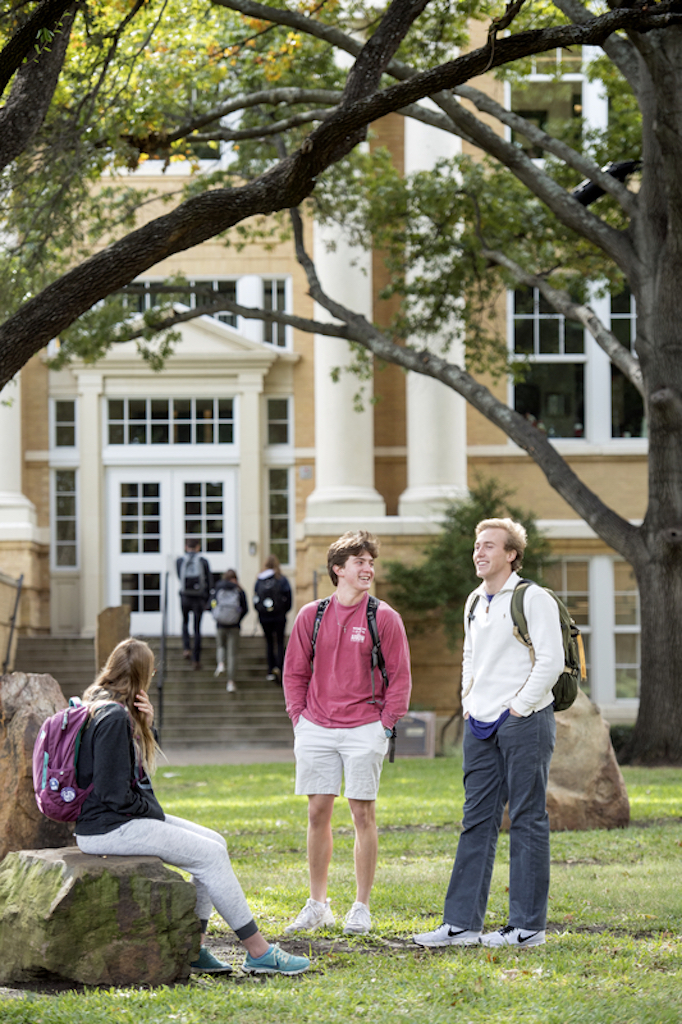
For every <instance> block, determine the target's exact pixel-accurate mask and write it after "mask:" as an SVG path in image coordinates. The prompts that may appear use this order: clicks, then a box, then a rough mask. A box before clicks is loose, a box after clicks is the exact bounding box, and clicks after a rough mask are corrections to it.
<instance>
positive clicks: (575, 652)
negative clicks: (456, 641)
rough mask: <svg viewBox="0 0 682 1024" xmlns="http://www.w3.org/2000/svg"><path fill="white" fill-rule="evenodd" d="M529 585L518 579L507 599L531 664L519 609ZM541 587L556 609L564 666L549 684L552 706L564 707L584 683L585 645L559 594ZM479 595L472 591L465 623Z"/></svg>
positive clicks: (529, 642) (527, 636)
mask: <svg viewBox="0 0 682 1024" xmlns="http://www.w3.org/2000/svg"><path fill="white" fill-rule="evenodd" d="M530 586H533V581H532V580H520V581H519V582H518V583H517V584H516V586H515V587H514V592H513V594H512V599H511V617H512V622H513V623H514V636H515V637H516V639H517V640H520V641H521V643H522V644H524V645H525V646H526V647H528V649H529V650H530V657H531V662H532V663H533V664H534V663H535V655H534V652H533V642H532V640H531V638H530V633H529V632H528V622H527V620H526V615H525V612H524V610H523V596H524V594H525V593H526V591H527V590H528V587H530ZM535 586H540V584H539V583H536V584H535ZM542 589H543V590H545V591H546V592H547V593H548V594H551V595H552V597H553V598H554V600H555V601H556V603H557V607H558V609H559V622H560V624H561V639H562V642H563V645H564V670H563V672H562V673H561V675H560V676H559V678H558V679H557V681H556V683H555V684H554V686H553V687H552V693H553V695H554V710H555V711H566V709H567V708H570V706H571V705H572V704H573V702H574V701H575V699H576V697H577V696H578V690H579V689H580V686H581V684H582V685H583V686H584V683H585V681H586V679H587V671H586V668H585V648H584V646H583V638H582V637H581V635H580V630H579V629H578V627H577V626H576V624H575V622H574V621H573V619H572V618H571V613H570V612H569V610H568V608H567V607H566V605H565V604H564V602H563V601H562V600H561V598H559V597H557V595H556V594H555V593H554V591H553V590H550V588H549V587H543V588H542ZM480 596H481V595H480V594H476V595H475V596H474V599H473V601H472V602H471V607H470V608H469V614H468V615H467V622H468V623H471V620H472V619H473V617H474V612H475V610H476V605H477V604H478V599H479V597H480Z"/></svg>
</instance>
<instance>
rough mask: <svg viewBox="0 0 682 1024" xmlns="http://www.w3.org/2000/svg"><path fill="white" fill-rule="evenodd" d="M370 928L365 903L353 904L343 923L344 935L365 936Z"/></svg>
mask: <svg viewBox="0 0 682 1024" xmlns="http://www.w3.org/2000/svg"><path fill="white" fill-rule="evenodd" d="M371 927H372V918H371V915H370V912H369V907H368V906H367V904H366V903H354V904H353V906H352V907H351V908H350V910H349V911H348V913H347V914H346V917H345V920H344V922H343V934H344V935H366V934H367V932H368V931H369V930H370V928H371Z"/></svg>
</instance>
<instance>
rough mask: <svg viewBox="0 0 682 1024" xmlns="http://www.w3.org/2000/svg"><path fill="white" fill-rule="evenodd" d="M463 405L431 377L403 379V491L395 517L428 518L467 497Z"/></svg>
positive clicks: (461, 401) (460, 399)
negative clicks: (404, 471)
mask: <svg viewBox="0 0 682 1024" xmlns="http://www.w3.org/2000/svg"><path fill="white" fill-rule="evenodd" d="M467 493H468V492H467V463H466V404H465V402H464V399H463V398H462V397H461V396H460V395H457V394H455V392H454V391H452V390H451V389H450V388H447V387H446V386H445V385H444V384H441V382H440V381H438V380H434V378H433V377H426V376H424V375H422V374H418V373H410V374H409V375H408V378H407V490H406V491H403V493H402V494H401V496H400V501H399V504H398V513H399V515H401V516H433V515H437V514H438V513H439V512H440V511H442V508H443V506H444V505H445V504H446V503H448V502H452V501H457V500H459V499H461V498H465V497H466V496H467Z"/></svg>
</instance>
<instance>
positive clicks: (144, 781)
mask: <svg viewBox="0 0 682 1024" xmlns="http://www.w3.org/2000/svg"><path fill="white" fill-rule="evenodd" d="M138 776H139V777H138ZM76 781H77V783H78V785H79V786H82V787H84V788H85V787H87V786H89V785H90V783H91V782H92V783H94V787H95V788H94V789H93V791H92V793H91V794H90V796H89V797H88V798H87V800H86V801H85V803H84V804H83V808H82V810H81V813H80V815H79V817H78V820H77V822H76V833H77V834H79V835H82V836H96V835H102V834H103V833H105V832H111V831H112V830H113V829H115V828H118V827H119V825H124V824H125V823H126V822H127V821H130V819H131V818H157V819H158V820H159V821H164V820H165V815H164V813H163V810H162V808H161V805H160V804H159V802H158V800H157V799H156V797H155V796H154V791H153V789H152V786H151V782H150V781H149V778H148V777H147V775H146V774H145V773H144V771H143V770H142V769H141V768H140V769H139V770H136V765H135V748H134V745H133V728H132V723H131V721H130V716H129V714H128V711H127V710H126V708H124V707H123V706H122V705H121V704H115V703H112V704H106V705H105V706H104V707H102V708H98V710H97V711H95V714H94V715H93V717H92V718H91V719H90V722H89V724H88V727H87V729H86V730H85V732H84V733H83V738H82V741H81V746H80V752H79V754H78V772H77V780H76Z"/></svg>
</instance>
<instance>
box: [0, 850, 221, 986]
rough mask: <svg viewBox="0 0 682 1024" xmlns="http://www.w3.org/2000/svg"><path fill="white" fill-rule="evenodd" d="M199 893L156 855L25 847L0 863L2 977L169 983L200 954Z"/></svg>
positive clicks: (11, 979)
mask: <svg viewBox="0 0 682 1024" xmlns="http://www.w3.org/2000/svg"><path fill="white" fill-rule="evenodd" d="M195 902H196V890H195V888H194V886H193V885H192V884H191V882H186V881H185V880H184V879H183V877H182V875H180V874H179V873H178V872H176V871H172V870H170V869H169V868H167V867H165V866H164V865H163V864H162V862H161V861H160V860H159V859H158V858H157V857H132V856H131V857H93V856H88V855H86V854H83V853H81V852H80V851H79V850H77V849H73V848H66V849H61V850H22V851H19V852H15V853H10V854H8V855H7V857H6V858H5V860H4V861H3V862H2V864H0V984H7V983H12V982H14V983H17V982H27V981H32V980H36V979H39V978H44V977H45V976H46V975H47V976H52V977H58V978H61V979H66V980H69V981H73V982H79V983H81V984H86V985H168V984H172V983H173V982H176V981H183V980H185V979H186V978H187V977H188V976H189V971H190V968H189V965H190V963H191V961H192V960H194V959H196V957H197V956H198V954H199V938H200V930H201V925H200V922H199V919H198V918H197V916H196V914H195V913H194V906H195Z"/></svg>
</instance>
